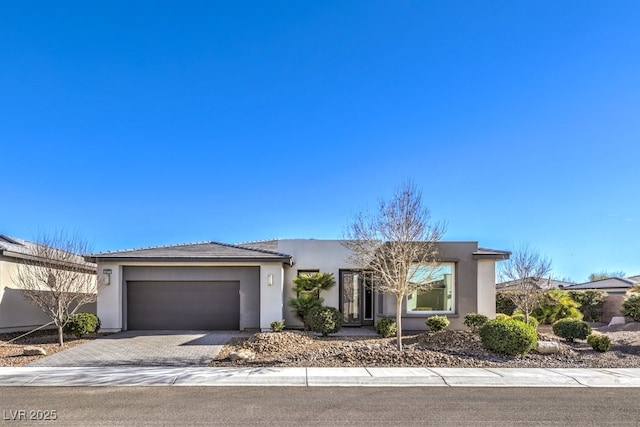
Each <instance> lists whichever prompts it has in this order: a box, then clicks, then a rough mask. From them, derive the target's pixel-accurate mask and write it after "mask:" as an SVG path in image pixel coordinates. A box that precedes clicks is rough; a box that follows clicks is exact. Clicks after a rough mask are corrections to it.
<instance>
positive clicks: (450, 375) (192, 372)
mask: <svg viewBox="0 0 640 427" xmlns="http://www.w3.org/2000/svg"><path fill="white" fill-rule="evenodd" d="M0 386H297V387H323V386H324V387H364V386H367V387H640V369H631V368H629V369H626V368H619V369H560V368H558V369H516V368H466V369H460V368H200V367H89V368H47V367H25V368H0Z"/></svg>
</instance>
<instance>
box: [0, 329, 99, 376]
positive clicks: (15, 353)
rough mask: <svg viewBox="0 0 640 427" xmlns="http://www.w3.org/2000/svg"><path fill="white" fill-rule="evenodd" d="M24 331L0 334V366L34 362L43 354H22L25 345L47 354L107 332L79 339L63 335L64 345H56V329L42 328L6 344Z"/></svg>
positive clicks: (23, 364) (24, 364)
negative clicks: (41, 349) (40, 349)
mask: <svg viewBox="0 0 640 427" xmlns="http://www.w3.org/2000/svg"><path fill="white" fill-rule="evenodd" d="M23 333H24V332H15V333H9V334H0V367H5V366H13V367H17V366H26V365H28V364H29V363H31V362H35V361H36V360H38V359H41V358H43V357H45V356H23V355H22V351H23V349H24V348H25V347H27V346H36V347H40V348H43V349H44V350H45V351H46V352H47V355H51V354H54V353H57V352H59V351H63V350H67V349H69V348H71V347H75V346H77V345H80V344H83V343H86V342H89V341H91V340H94V339H96V338H98V337H101V336H105V335H108V334H89V335H86V336H84V337H82V338H80V339H78V338H76V337H74V336H73V335H65V336H64V347H60V346H59V345H58V331H54V330H44V331H38V332H34V333H33V334H31V335H28V336H26V337H24V338H20V339H19V340H17V341H14V342H12V343H11V344H6V343H7V342H8V341H10V340H12V339H13V338H15V337H18V336H20V335H22V334H23Z"/></svg>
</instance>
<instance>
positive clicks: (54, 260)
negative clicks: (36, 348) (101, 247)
mask: <svg viewBox="0 0 640 427" xmlns="http://www.w3.org/2000/svg"><path fill="white" fill-rule="evenodd" d="M89 252H90V251H89V247H88V244H87V242H86V240H84V239H83V238H82V237H81V236H79V235H77V234H69V233H66V232H64V231H61V232H56V233H52V234H42V235H40V236H38V237H37V238H36V239H35V242H33V243H32V244H31V245H30V251H29V255H28V257H27V259H25V261H24V263H23V264H22V265H20V266H19V267H18V269H17V270H16V272H15V273H14V274H13V280H14V282H15V283H16V285H18V286H19V287H20V288H21V290H22V294H23V296H24V297H25V299H26V300H27V301H29V302H31V303H33V304H35V305H37V306H38V307H40V309H41V310H42V311H43V312H44V313H46V314H47V316H49V318H50V319H51V320H52V321H53V323H54V324H55V325H56V326H57V327H58V343H59V344H60V345H61V346H62V345H64V338H63V329H64V327H65V325H66V324H67V322H68V321H69V318H70V316H71V315H72V314H74V313H75V312H76V311H77V310H78V309H79V308H80V307H81V306H82V305H84V304H87V303H90V302H94V301H95V300H96V298H97V291H98V286H97V281H96V276H95V267H94V266H93V264H89V263H87V262H85V260H84V258H83V257H82V255H84V254H87V253H89Z"/></svg>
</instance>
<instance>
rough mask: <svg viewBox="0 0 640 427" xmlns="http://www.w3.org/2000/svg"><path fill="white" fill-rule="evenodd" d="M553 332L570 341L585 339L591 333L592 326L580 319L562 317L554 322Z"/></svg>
mask: <svg viewBox="0 0 640 427" xmlns="http://www.w3.org/2000/svg"><path fill="white" fill-rule="evenodd" d="M553 333H554V334H556V335H557V336H559V337H560V338H564V339H565V340H567V341H569V342H572V341H573V340H576V339H579V340H584V339H586V338H587V337H588V336H589V334H590V333H591V326H589V324H588V323H587V322H585V321H582V320H578V319H560V320H558V321H556V322H555V323H554V324H553Z"/></svg>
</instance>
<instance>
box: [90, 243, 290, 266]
mask: <svg viewBox="0 0 640 427" xmlns="http://www.w3.org/2000/svg"><path fill="white" fill-rule="evenodd" d="M87 258H90V259H93V260H98V259H101V260H108V259H114V260H116V259H129V260H131V259H139V260H150V259H155V260H191V261H193V260H225V261H255V260H262V261H282V262H291V255H288V254H283V253H280V252H275V251H270V250H266V249H260V248H248V247H243V246H239V245H230V244H227V243H220V242H211V241H209V242H196V243H184V244H178V245H167V246H155V247H148V248H139V249H126V250H121V251H110V252H102V253H97V254H92V255H89V256H88V257H87Z"/></svg>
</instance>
